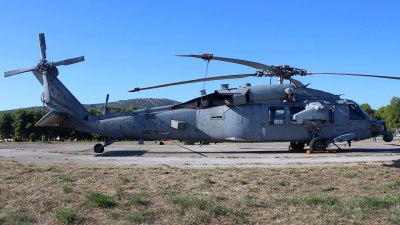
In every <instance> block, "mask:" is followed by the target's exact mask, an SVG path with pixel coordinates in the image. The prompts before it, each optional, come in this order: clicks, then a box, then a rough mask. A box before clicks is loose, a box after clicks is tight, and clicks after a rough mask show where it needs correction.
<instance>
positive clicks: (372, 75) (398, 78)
mask: <svg viewBox="0 0 400 225" xmlns="http://www.w3.org/2000/svg"><path fill="white" fill-rule="evenodd" d="M314 74H327V75H342V76H359V77H375V78H385V79H393V80H400V77H393V76H380V75H374V74H359V73H326V72H307V75H314Z"/></svg>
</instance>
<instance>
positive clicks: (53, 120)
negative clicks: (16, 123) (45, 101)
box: [35, 111, 68, 127]
mask: <svg viewBox="0 0 400 225" xmlns="http://www.w3.org/2000/svg"><path fill="white" fill-rule="evenodd" d="M67 116H68V113H64V112H57V111H50V112H49V113H47V114H46V115H45V116H43V118H42V119H40V120H39V121H38V122H37V123H36V124H35V126H38V127H43V126H46V127H58V126H59V125H60V124H61V123H62V122H63V121H64V120H65V118H67Z"/></svg>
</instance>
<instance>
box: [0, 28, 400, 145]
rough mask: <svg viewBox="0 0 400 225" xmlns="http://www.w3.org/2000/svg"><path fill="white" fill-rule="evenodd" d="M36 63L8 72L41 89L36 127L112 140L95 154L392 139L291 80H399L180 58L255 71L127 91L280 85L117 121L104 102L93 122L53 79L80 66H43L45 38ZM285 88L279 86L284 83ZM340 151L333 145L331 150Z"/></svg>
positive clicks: (330, 97) (348, 105)
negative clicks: (154, 147)
mask: <svg viewBox="0 0 400 225" xmlns="http://www.w3.org/2000/svg"><path fill="white" fill-rule="evenodd" d="M39 43H40V50H41V57H42V58H41V60H40V62H39V63H38V65H36V66H33V67H29V68H25V69H18V70H13V71H9V72H5V73H4V76H5V77H8V76H12V75H16V74H20V73H24V72H29V71H31V72H33V74H34V75H35V77H36V78H37V79H38V80H39V82H40V83H41V84H42V86H43V99H42V100H43V102H44V103H45V104H46V105H47V106H49V107H50V108H51V109H52V110H51V111H50V112H49V113H47V114H46V115H45V116H44V117H43V118H42V119H40V120H39V121H38V122H37V123H36V125H35V126H59V127H67V128H73V129H75V130H78V131H83V132H89V133H97V134H99V135H104V136H107V137H109V140H107V141H105V142H104V144H96V145H95V146H94V152H95V153H102V152H103V151H104V147H106V146H109V145H110V144H112V143H114V142H115V141H117V140H118V139H119V138H133V139H148V140H156V139H161V140H165V139H170V140H185V141H199V142H200V143H204V142H227V141H236V142H290V146H291V148H292V149H303V148H304V147H305V145H306V144H307V145H309V148H310V149H311V150H325V149H326V148H327V147H328V145H330V144H334V145H336V143H338V142H346V141H347V142H348V143H349V144H350V143H351V142H352V141H359V140H363V139H367V138H371V137H376V136H378V135H382V137H383V140H384V141H386V142H390V141H392V140H393V133H392V132H390V131H387V130H386V126H385V123H384V122H381V121H377V120H375V119H374V118H372V117H370V116H369V115H367V113H365V112H364V111H363V110H362V109H361V108H360V107H359V106H358V105H357V103H356V102H354V101H352V100H345V99H341V98H340V96H339V95H335V94H331V93H328V92H324V91H320V90H315V89H311V88H308V87H307V85H303V84H302V83H301V82H300V81H298V80H295V79H293V78H292V76H295V75H299V76H305V75H312V74H331V75H349V76H364V77H376V78H387V79H396V80H400V78H399V77H391V76H378V75H367V74H349V73H325V72H322V73H321V72H308V71H306V70H303V69H298V68H293V67H290V66H286V65H285V66H267V65H264V64H261V63H256V62H251V61H245V60H239V59H231V58H222V57H214V56H213V55H212V54H203V55H179V56H183V57H195V58H201V59H204V60H207V61H210V60H220V61H225V62H231V63H237V64H241V65H245V66H250V67H253V68H255V69H257V71H256V72H255V73H251V74H237V75H228V76H219V77H208V78H202V79H196V80H188V81H181V82H176V83H169V84H162V85H157V86H152V87H146V88H135V89H133V90H131V91H130V92H136V91H141V90H147V89H153V88H160V87H167V86H173V85H180V84H188V83H194V82H205V81H214V80H223V79H236V78H245V77H251V76H255V77H270V78H272V77H278V78H279V84H270V85H257V86H251V84H249V83H245V84H242V85H240V87H238V88H229V86H228V85H222V87H221V90H216V91H214V92H213V93H211V94H205V93H204V92H203V93H202V94H201V96H200V97H198V98H195V99H192V100H190V101H187V102H184V103H181V104H177V105H170V106H162V107H155V108H148V109H140V110H135V111H127V112H122V113H116V114H109V113H107V101H108V96H107V99H106V102H105V105H104V111H103V115H100V116H94V115H91V114H90V113H89V112H88V111H87V110H86V109H85V107H84V106H83V105H82V104H81V103H80V102H79V101H78V100H77V99H76V98H75V97H74V96H73V95H72V93H71V92H70V91H69V90H68V89H67V88H66V87H65V86H64V85H63V84H62V83H61V81H60V80H59V79H58V74H59V72H58V69H57V66H61V65H70V64H74V63H78V62H82V61H84V57H83V56H81V57H76V58H71V59H66V60H61V61H57V62H49V61H47V59H46V42H45V37H44V34H43V33H41V34H39ZM284 79H286V80H290V82H291V83H290V84H283V80H284ZM336 146H337V145H336Z"/></svg>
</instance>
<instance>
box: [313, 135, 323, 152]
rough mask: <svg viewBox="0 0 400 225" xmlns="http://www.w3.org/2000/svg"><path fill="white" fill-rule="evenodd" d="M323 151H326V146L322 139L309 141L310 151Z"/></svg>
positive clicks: (317, 138)
mask: <svg viewBox="0 0 400 225" xmlns="http://www.w3.org/2000/svg"><path fill="white" fill-rule="evenodd" d="M325 149H326V144H325V141H324V140H323V139H322V138H320V137H316V138H314V139H312V140H311V142H310V150H311V151H324V150H325Z"/></svg>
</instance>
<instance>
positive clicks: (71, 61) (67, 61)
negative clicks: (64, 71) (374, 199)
mask: <svg viewBox="0 0 400 225" xmlns="http://www.w3.org/2000/svg"><path fill="white" fill-rule="evenodd" d="M83 61H85V57H84V56H80V57H76V58H71V59H65V60H61V61H58V62H54V63H52V65H53V66H67V65H70V64H74V63H78V62H83Z"/></svg>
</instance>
